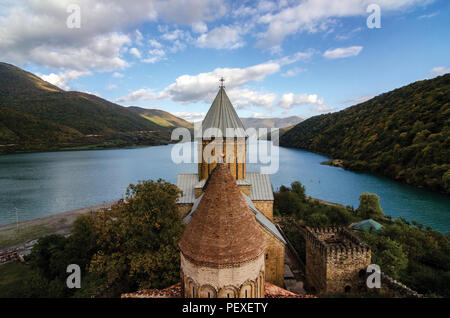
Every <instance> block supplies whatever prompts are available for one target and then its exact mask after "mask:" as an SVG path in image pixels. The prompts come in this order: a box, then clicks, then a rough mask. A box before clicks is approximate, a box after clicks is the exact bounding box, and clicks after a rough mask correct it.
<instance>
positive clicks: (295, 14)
mask: <svg viewBox="0 0 450 318" xmlns="http://www.w3.org/2000/svg"><path fill="white" fill-rule="evenodd" d="M430 2H432V0H378V1H376V3H377V4H379V5H380V7H381V9H382V10H383V12H389V11H396V10H404V9H407V8H409V7H411V6H414V5H426V4H428V3H430ZM371 3H373V0H327V1H322V0H321V1H318V0H305V1H301V2H299V3H296V4H295V5H293V6H287V7H285V8H283V9H281V10H279V11H275V12H269V13H267V14H264V15H262V16H261V17H260V18H259V19H258V22H259V23H261V24H265V25H267V30H266V31H265V32H262V33H261V34H260V38H261V39H260V41H259V43H258V45H259V46H261V47H266V48H271V47H277V46H280V45H281V44H282V42H283V40H284V38H285V37H286V36H288V35H291V34H296V33H299V32H309V33H315V32H319V31H326V30H328V29H329V27H330V25H332V24H333V22H334V21H335V19H339V18H345V17H353V16H365V15H367V12H366V9H367V7H368V5H369V4H371Z"/></svg>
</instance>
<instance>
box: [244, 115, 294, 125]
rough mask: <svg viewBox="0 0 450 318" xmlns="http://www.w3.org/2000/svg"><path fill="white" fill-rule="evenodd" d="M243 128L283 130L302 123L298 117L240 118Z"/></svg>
mask: <svg viewBox="0 0 450 318" xmlns="http://www.w3.org/2000/svg"><path fill="white" fill-rule="evenodd" d="M241 120H242V123H243V124H244V127H245V128H249V127H252V128H285V127H289V126H293V125H296V124H298V123H300V122H302V121H303V118H301V117H298V116H290V117H285V118H252V117H250V118H241Z"/></svg>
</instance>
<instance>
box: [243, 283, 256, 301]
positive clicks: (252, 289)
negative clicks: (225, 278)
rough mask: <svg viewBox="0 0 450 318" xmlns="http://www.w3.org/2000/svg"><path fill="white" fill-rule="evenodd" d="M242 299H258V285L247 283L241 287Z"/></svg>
mask: <svg viewBox="0 0 450 318" xmlns="http://www.w3.org/2000/svg"><path fill="white" fill-rule="evenodd" d="M239 297H240V298H253V297H256V283H255V282H252V281H247V282H245V283H244V284H243V285H242V286H241V290H240V292H239Z"/></svg>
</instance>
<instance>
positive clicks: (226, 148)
mask: <svg viewBox="0 0 450 318" xmlns="http://www.w3.org/2000/svg"><path fill="white" fill-rule="evenodd" d="M220 82H221V84H220V87H219V92H218V93H217V96H216V98H215V99H214V101H213V103H212V105H211V107H210V109H209V111H208V113H207V114H206V117H205V119H204V120H203V123H202V136H201V138H199V139H198V140H197V142H198V158H199V164H198V176H199V180H204V179H208V177H209V175H210V174H211V172H212V171H213V170H214V168H215V167H216V165H217V162H218V161H219V160H220V161H222V158H223V162H224V163H226V164H227V166H228V168H229V169H230V172H231V175H232V176H233V178H234V179H235V180H240V179H245V178H246V153H247V135H246V133H245V128H244V125H243V124H242V122H241V120H240V118H239V116H238V115H237V113H236V111H235V109H234V107H233V105H232V104H231V102H230V99H229V98H228V96H227V93H226V92H225V86H224V85H223V82H224V79H223V78H221V80H220ZM216 152H220V153H216Z"/></svg>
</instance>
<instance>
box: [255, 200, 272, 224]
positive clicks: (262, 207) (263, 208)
mask: <svg viewBox="0 0 450 318" xmlns="http://www.w3.org/2000/svg"><path fill="white" fill-rule="evenodd" d="M253 204H254V205H255V207H256V208H257V209H258V210H259V211H260V212H261V213H262V214H264V215H265V216H266V218H268V219H269V220H270V221H271V222H273V201H256V200H255V201H253Z"/></svg>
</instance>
